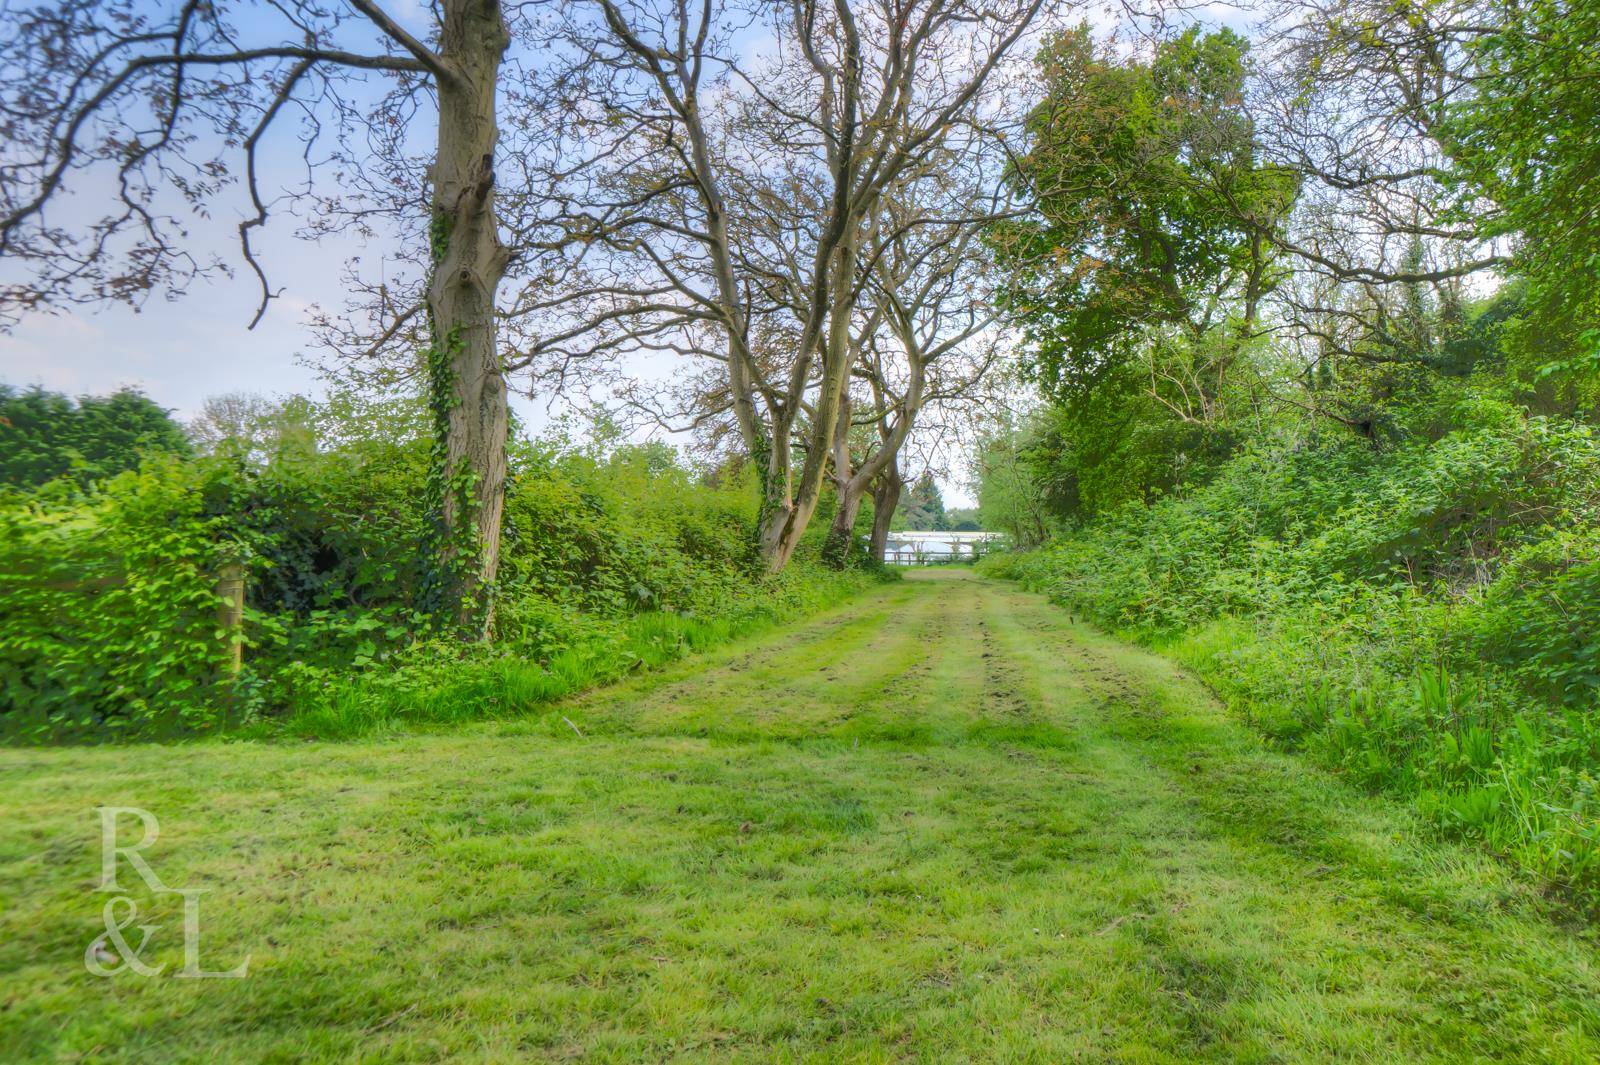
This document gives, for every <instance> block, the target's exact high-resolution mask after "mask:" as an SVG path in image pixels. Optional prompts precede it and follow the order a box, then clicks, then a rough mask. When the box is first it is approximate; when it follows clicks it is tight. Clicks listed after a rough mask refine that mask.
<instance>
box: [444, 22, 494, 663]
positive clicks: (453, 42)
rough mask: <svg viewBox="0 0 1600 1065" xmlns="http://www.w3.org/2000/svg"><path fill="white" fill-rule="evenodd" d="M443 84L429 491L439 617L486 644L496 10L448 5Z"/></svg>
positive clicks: (490, 570) (490, 572)
mask: <svg viewBox="0 0 1600 1065" xmlns="http://www.w3.org/2000/svg"><path fill="white" fill-rule="evenodd" d="M439 43H440V51H441V53H442V56H443V58H444V60H445V62H446V64H447V65H448V67H449V68H450V74H449V76H448V77H441V78H439V79H438V99H439V143H438V156H437V158H436V159H435V160H434V165H433V173H432V179H433V204H432V207H433V218H432V227H431V233H430V236H431V240H432V252H433V274H432V276H431V278H430V279H429V282H428V292H427V302H428V315H429V320H430V325H431V328H432V334H433V335H432V347H431V348H430V350H429V366H428V371H429V373H428V376H429V401H430V403H431V405H432V407H433V415H434V434H435V439H434V448H435V461H434V469H433V473H432V479H433V480H432V485H431V488H432V489H433V492H434V495H435V506H436V508H437V520H438V524H439V534H440V539H441V543H439V545H438V550H437V553H436V557H435V559H434V560H433V561H434V565H435V567H436V569H437V573H436V580H435V582H434V584H435V593H434V596H433V600H434V602H433V604H432V605H433V606H434V608H435V610H436V613H437V616H438V617H439V618H440V620H441V622H442V623H444V624H446V625H448V626H450V627H452V628H454V629H455V630H456V631H458V632H459V633H460V635H462V636H463V637H465V638H469V639H481V638H485V637H486V636H487V635H488V632H489V628H490V625H491V623H492V621H493V606H492V593H493V588H494V581H495V573H496V570H497V569H498V568H499V561H500V517H501V510H502V508H503V506H504V501H505V479H506V433H507V429H508V421H509V418H508V412H507V407H506V383H505V377H504V375H503V373H502V371H501V365H500V353H499V346H498V344H497V341H496V336H495V297H496V294H497V293H498V291H499V287H500V281H501V278H502V277H504V275H505V271H506V266H507V262H508V255H507V253H506V249H505V248H504V247H502V246H501V244H500V238H499V232H498V219H497V216H496V214H495V206H494V154H495V145H496V141H497V140H498V139H499V127H498V124H497V121H496V113H495V92H496V89H497V87H498V84H499V80H500V64H501V61H502V58H503V56H504V53H505V50H506V48H507V47H508V46H509V44H510V43H511V37H510V33H509V32H508V31H507V29H506V24H505V19H504V17H503V15H502V13H501V8H500V3H499V0H446V2H445V4H444V12H443V21H442V27H441V36H440V42H439Z"/></svg>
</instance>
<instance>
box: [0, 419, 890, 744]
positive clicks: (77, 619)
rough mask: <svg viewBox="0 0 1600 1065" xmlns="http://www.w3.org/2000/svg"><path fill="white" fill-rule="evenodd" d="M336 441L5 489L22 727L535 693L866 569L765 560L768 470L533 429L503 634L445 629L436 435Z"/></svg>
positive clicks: (759, 613)
mask: <svg viewBox="0 0 1600 1065" xmlns="http://www.w3.org/2000/svg"><path fill="white" fill-rule="evenodd" d="M322 444H323V447H322V448H321V449H319V447H318V446H317V441H316V440H315V439H314V438H312V437H311V436H304V435H302V436H297V437H296V438H295V440H293V441H291V445H290V446H284V445H282V442H281V441H280V442H279V444H277V445H274V446H272V447H268V448H262V447H256V446H254V445H252V446H250V447H242V448H226V447H223V448H214V449H212V450H213V454H210V455H207V456H204V457H201V458H198V459H188V460H184V459H180V458H177V457H172V456H154V457H151V458H148V459H146V461H145V462H144V464H143V465H142V466H141V467H140V468H139V469H137V470H133V471H129V472H125V473H122V474H120V475H118V476H115V477H111V478H108V479H105V480H102V481H99V482H97V483H92V484H90V485H88V486H87V487H79V486H78V484H77V483H76V482H74V481H70V480H65V479H63V480H57V481H54V482H51V483H49V484H46V485H45V486H43V487H41V488H37V489H31V490H19V489H13V490H10V491H9V492H8V493H7V494H5V495H3V496H0V595H3V597H4V600H5V602H6V616H5V618H4V621H3V623H0V680H3V682H4V694H3V697H0V722H3V728H4V730H5V732H7V733H9V734H11V735H13V736H17V737H27V738H35V739H41V738H53V737H65V736H101V735H107V734H138V735H151V734H161V733H167V732H174V731H187V732H193V731H215V730H218V729H221V728H225V727H230V726H234V727H237V726H240V725H250V726H251V727H253V728H256V729H258V730H262V729H265V730H268V731H272V730H277V729H282V728H290V729H293V730H296V731H306V732H315V733H320V734H334V733H337V734H350V733H353V732H359V731H366V730H370V729H371V728H374V727H380V726H382V725H385V724H389V723H396V722H402V721H411V722H417V721H426V720H459V719H463V718H467V717H473V716H482V715H483V714H486V713H491V712H496V711H500V712H504V711H507V710H520V709H526V708H528V707H530V706H532V705H534V704H536V703H538V702H542V701H545V700H547V699H549V698H552V697H555V696H557V695H560V694H564V693H566V692H570V691H572V690H575V689H577V688H580V687H583V686H585V685H587V684H592V683H595V682H597V681H601V680H605V679H608V678H612V677H615V676H619V675H621V674H622V673H625V672H628V671H629V670H632V669H637V668H641V667H647V666H652V665H658V664H660V663H661V662H664V661H666V660H668V659H671V658H673V657H676V656H678V655H680V654H683V653H685V652H687V651H690V650H695V649H699V648H703V647H706V646H709V645H710V644H712V643H715V642H717V641H718V640H723V639H727V638H729V637H730V636H732V635H734V634H736V633H738V632H742V631H748V630H750V629H752V628H754V627H756V626H759V625H762V624H766V623H769V622H771V621H772V620H774V619H776V618H779V617H782V616H786V615H788V614H791V613H795V612H800V611H805V610H810V609H816V608H818V607H821V606H823V605H826V604H827V603H829V602H832V601H834V600H835V599H837V598H839V597H841V596H842V595H844V594H846V593H847V592H849V591H850V590H852V589H854V588H857V587H860V586H861V584H862V582H863V581H864V580H865V579H866V578H864V577H863V576H862V575H860V574H858V573H850V574H842V575H841V574H835V573H832V572H831V571H825V570H823V569H822V567H820V566H819V565H817V564H816V562H815V560H814V556H815V545H810V546H808V547H807V549H806V550H804V551H802V553H801V556H800V557H799V559H798V560H797V562H796V564H795V565H794V566H792V567H791V568H790V570H788V571H786V572H785V573H784V574H783V575H782V576H779V577H771V578H768V577H762V576H758V575H757V572H756V571H757V566H756V564H755V562H756V560H755V557H754V552H753V539H752V536H751V533H750V530H751V528H752V524H753V521H754V514H755V492H754V488H753V486H752V485H750V484H747V483H743V482H739V481H737V480H735V481H733V482H731V483H723V484H721V485H720V486H711V485H709V484H707V483H705V482H704V480H703V479H702V478H701V477H700V475H698V474H697V473H696V472H695V471H693V470H691V469H689V468H687V467H685V466H684V465H682V463H681V462H680V461H679V460H678V459H677V457H676V454H675V453H674V452H673V451H671V450H670V449H668V448H665V447H662V446H659V445H645V446H634V445H615V446H608V447H603V448H602V447H596V446H590V447H587V448H578V447H575V446H573V445H571V444H568V443H564V442H544V443H537V442H526V441H524V442H520V443H519V444H517V445H516V447H515V448H514V453H513V462H512V477H511V480H510V484H509V487H508V498H507V505H506V519H505V520H506V529H505V538H504V542H503V549H502V550H503V561H502V566H501V582H500V587H499V589H498V593H497V600H496V602H497V606H496V623H495V639H494V640H493V641H492V642H490V643H485V644H471V645H464V644H461V643H459V642H456V641H453V640H445V639H439V638H435V637H434V636H433V634H432V632H431V629H430V626H429V623H428V621H429V619H427V618H426V617H424V616H422V615H421V614H420V613H419V612H418V611H417V610H416V608H415V605H414V604H415V603H416V601H417V592H418V589H419V588H420V587H421V586H422V584H423V582H424V581H425V579H426V573H425V570H426V567H427V565H428V561H429V560H428V556H427V553H426V551H425V550H424V549H423V546H422V545H423V544H425V543H426V542H427V539H428V525H429V518H428V515H427V513H426V511H425V508H424V507H423V506H422V505H421V504H420V502H419V501H420V500H421V499H423V498H424V492H423V490H422V485H423V478H424V476H425V471H426V469H427V459H428V456H427V451H426V444H425V443H424V442H422V441H418V440H408V439H403V438H402V439H399V440H391V441H383V440H373V439H371V438H358V439H349V438H347V437H345V438H341V437H339V436H336V435H335V434H332V433H327V432H324V434H323V440H322ZM247 456H255V457H254V458H249V457H247ZM263 456H266V457H263ZM823 527H825V523H823ZM229 561H239V562H243V563H244V566H245V568H246V572H247V574H248V594H247V613H246V622H245V625H244V629H243V641H244V646H245V650H244V666H243V670H242V672H241V673H240V674H239V675H238V676H237V677H236V678H235V677H231V676H230V675H229V673H228V671H227V670H226V669H225V665H226V663H227V660H228V658H229V653H228V648H229V641H228V635H227V634H226V633H225V632H223V631H222V630H221V629H220V628H219V620H218V605H219V600H218V597H217V592H216V581H217V574H218V568H219V566H221V565H222V564H223V563H224V562H229Z"/></svg>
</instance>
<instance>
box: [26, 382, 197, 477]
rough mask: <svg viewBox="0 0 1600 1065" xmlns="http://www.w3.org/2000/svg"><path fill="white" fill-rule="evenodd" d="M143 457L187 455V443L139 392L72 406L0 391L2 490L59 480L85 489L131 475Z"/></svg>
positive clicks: (34, 393) (58, 398) (36, 393)
mask: <svg viewBox="0 0 1600 1065" xmlns="http://www.w3.org/2000/svg"><path fill="white" fill-rule="evenodd" d="M147 452H155V453H159V454H173V455H187V454H188V453H189V442H188V440H187V439H186V438H185V437H184V434H183V430H182V429H181V428H179V426H178V423H177V422H174V421H173V420H172V417H171V416H170V415H169V414H168V413H167V412H166V410H164V409H163V408H161V407H159V406H157V405H156V404H155V403H153V402H151V400H150V399H149V398H148V397H146V396H145V395H143V394H142V393H140V392H137V391H135V390H133V389H128V388H125V389H123V390H121V391H120V392H114V393H112V394H111V395H109V396H84V397H82V398H80V399H77V400H73V399H71V398H70V397H68V396H64V395H62V394H61V393H59V392H47V391H45V390H44V389H42V388H29V389H17V388H13V387H11V386H10V385H0V485H19V486H24V487H32V486H37V485H41V484H44V483H46V482H47V481H53V480H55V479H56V478H58V477H67V478H70V479H71V480H73V481H74V482H76V483H78V484H80V485H87V484H91V483H93V482H95V481H99V480H103V479H104V478H106V477H110V476H113V475H114V474H118V473H121V472H122V471H123V470H129V469H133V468H134V467H136V466H138V465H139V459H140V457H141V456H142V455H144V454H145V453H147Z"/></svg>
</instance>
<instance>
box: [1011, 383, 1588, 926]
mask: <svg viewBox="0 0 1600 1065" xmlns="http://www.w3.org/2000/svg"><path fill="white" fill-rule="evenodd" d="M1463 404H1464V407H1463V409H1462V410H1460V411H1458V412H1457V414H1456V417H1455V424H1457V425H1460V426H1464V427H1463V428H1458V429H1457V430H1456V431H1454V432H1450V433H1448V434H1446V435H1444V436H1443V437H1442V438H1440V439H1437V440H1434V441H1431V442H1430V441H1427V440H1417V441H1414V442H1411V443H1407V444H1403V445H1400V446H1396V447H1393V448H1391V449H1389V450H1386V451H1377V450H1374V449H1373V448H1371V447H1370V446H1367V445H1366V444H1365V443H1363V442H1361V441H1358V440H1352V439H1333V440H1327V441H1324V442H1322V443H1320V444H1314V445H1309V446H1308V445H1304V444H1301V445H1299V446H1294V445H1282V446H1276V447H1274V446H1271V445H1270V444H1268V443H1265V442H1262V441H1257V442H1256V443H1255V444H1253V445H1252V446H1251V447H1249V448H1247V449H1246V450H1244V451H1243V452H1241V453H1240V454H1238V455H1237V456H1235V457H1234V458H1233V459H1231V460H1229V461H1228V462H1227V463H1225V464H1224V465H1222V466H1221V468H1220V469H1219V470H1218V471H1217V472H1216V473H1215V475H1214V476H1213V477H1212V479H1211V480H1210V481H1208V482H1207V483H1205V484H1204V485H1200V486H1196V487H1193V488H1190V489H1188V490H1186V491H1183V492H1180V493H1175V494H1172V495H1168V496H1163V497H1158V498H1156V499H1154V500H1153V501H1151V502H1148V503H1144V502H1139V503H1133V504H1128V505H1125V506H1123V507H1121V508H1119V509H1117V510H1115V511H1112V512H1110V513H1107V514H1102V515H1100V516H1099V517H1097V518H1095V519H1094V520H1091V521H1088V522H1086V523H1083V524H1081V525H1080V526H1079V527H1077V528H1076V529H1073V530H1071V531H1070V532H1068V533H1066V534H1065V535H1063V536H1061V537H1059V538H1057V539H1056V540H1055V541H1053V542H1052V543H1051V544H1050V545H1048V546H1046V547H1045V548H1042V549H1040V550H1038V551H1035V552H1031V553H1027V554H1016V555H1010V556H996V557H994V558H991V559H989V560H986V561H985V562H984V563H982V564H981V565H982V566H983V567H984V568H985V569H986V570H987V571H988V572H989V573H991V574H993V575H999V576H1007V577H1013V578H1015V579H1018V580H1020V581H1022V582H1023V583H1025V584H1027V585H1028V586H1030V587H1033V588H1035V589H1037V590H1040V591H1043V592H1046V593H1048V594H1049V595H1051V596H1052V597H1053V598H1055V599H1057V600H1059V601H1061V602H1063V603H1068V604H1071V605H1072V606H1074V607H1075V608H1077V609H1078V610H1081V611H1083V612H1085V613H1086V614H1088V615H1089V616H1090V617H1091V618H1092V619H1094V620H1095V621H1097V622H1098V623H1100V624H1103V625H1105V626H1107V627H1109V628H1112V629H1114V630H1117V631H1119V632H1122V633H1124V634H1127V635H1129V636H1131V637H1133V638H1136V639H1139V640H1141V641H1143V642H1145V643H1148V644H1152V645H1155V646H1158V647H1161V648H1163V649H1165V650H1167V651H1169V652H1170V653H1172V654H1174V655H1175V656H1176V657H1178V658H1179V659H1181V660H1182V661H1184V662H1185V663H1186V664H1188V665H1190V666H1191V667H1192V668H1194V669H1195V670H1196V671H1197V672H1198V673H1199V674H1200V675H1201V676H1203V677H1204V678H1205V679H1206V680H1207V681H1208V683H1210V684H1211V685H1212V686H1213V688H1214V689H1215V690H1216V691H1217V692H1218V693H1219V694H1220V695H1221V696H1222V697H1223V698H1224V699H1225V700H1226V701H1227V702H1228V703H1229V704H1230V706H1231V707H1232V708H1233V709H1234V710H1236V711H1237V712H1239V713H1240V714H1242V715H1243V716H1244V717H1246V718H1247V719H1248V720H1249V721H1250V722H1251V723H1252V724H1254V725H1256V726H1257V727H1258V728H1260V729H1261V730H1262V731H1264V732H1265V733H1266V734H1267V735H1268V736H1269V737H1270V738H1271V739H1272V740H1273V741H1274V742H1276V743H1279V744H1281V745H1284V746H1286V747H1291V748H1297V749H1301V750H1304V751H1306V752H1307V753H1309V754H1311V755H1312V756H1314V757H1315V758H1317V759H1318V760H1320V761H1322V762H1323V763H1324V764H1327V765H1329V766H1332V767H1334V768H1336V769H1338V770H1339V771H1340V772H1342V773H1344V774H1346V775H1348V776H1349V777H1351V778H1352V779H1354V780H1356V781H1358V782H1359V783H1361V784H1362V785H1364V786H1367V787H1371V788H1374V789H1378V790H1384V791H1388V792H1392V793H1395V794H1401V795H1406V796H1411V797H1413V798H1414V799H1415V801H1417V802H1418V803H1419V805H1420V806H1421V807H1422V809H1424V810H1425V811H1426V812H1427V813H1428V814H1430V815H1431V816H1432V817H1433V818H1434V819H1435V820H1436V821H1437V822H1438V823H1439V824H1440V825H1441V826H1443V827H1445V828H1447V829H1448V830H1450V831H1452V832H1457V833H1460V834H1463V835H1466V836H1470V837H1474V838H1478V839H1481V840H1484V841H1486V842H1487V843H1488V845H1489V846H1491V847H1493V848H1494V849H1496V850H1498V851H1500V852H1501V853H1504V854H1506V855H1508V856H1510V857H1512V858H1514V859H1515V860H1517V861H1519V862H1520V863H1522V864H1523V865H1524V866H1526V867H1527V868H1529V869H1531V870H1534V871H1536V872H1537V873H1538V874H1540V875H1542V876H1544V877H1547V878H1548V879H1549V880H1551V881H1554V882H1558V883H1560V884H1563V885H1565V886H1567V887H1568V888H1570V889H1573V890H1574V891H1576V892H1578V893H1579V894H1581V895H1583V896H1584V897H1586V899H1587V900H1588V901H1589V902H1591V903H1593V902H1597V901H1600V797H1597V795H1596V787H1597V784H1596V781H1597V776H1600V718H1597V715H1596V711H1597V710H1600V440H1597V439H1596V437H1595V434H1594V431H1593V430H1592V429H1591V428H1590V427H1589V426H1587V425H1585V424H1583V423H1580V422H1576V421H1570V420H1564V419H1546V418H1541V417H1536V416H1531V415H1528V414H1525V413H1523V412H1521V411H1520V410H1518V409H1517V408H1516V407H1514V406H1512V405H1510V404H1507V403H1501V402H1498V401H1496V400H1494V399H1492V398H1489V399H1485V398H1481V397H1478V398H1474V397H1468V398H1467V399H1465V400H1463Z"/></svg>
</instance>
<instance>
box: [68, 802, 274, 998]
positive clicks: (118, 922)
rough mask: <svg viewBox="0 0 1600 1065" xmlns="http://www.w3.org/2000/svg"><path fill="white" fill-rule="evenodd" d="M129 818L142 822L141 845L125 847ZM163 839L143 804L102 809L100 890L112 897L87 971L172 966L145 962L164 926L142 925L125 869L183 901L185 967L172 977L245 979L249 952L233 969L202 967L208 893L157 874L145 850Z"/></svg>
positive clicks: (151, 972)
mask: <svg viewBox="0 0 1600 1065" xmlns="http://www.w3.org/2000/svg"><path fill="white" fill-rule="evenodd" d="M124 815H129V816H131V817H134V818H137V819H138V821H139V825H140V827H141V829H142V830H143V833H142V835H140V837H139V840H138V842H137V843H132V844H125V843H123V842H122V841H121V839H120V837H119V836H118V823H119V819H121V818H123V817H124ZM159 838H161V824H160V822H158V821H157V820H156V815H155V814H153V813H151V812H150V811H149V810H142V809H140V808H139V807H137V806H102V807H100V886H99V887H98V888H96V889H95V890H96V891H98V892H103V893H105V894H108V895H111V896H112V898H110V899H107V900H106V904H105V906H104V907H103V908H102V909H101V919H102V920H103V921H104V922H105V926H106V930H105V931H104V932H103V933H101V934H100V935H98V936H96V937H95V939H94V942H92V943H90V944H89V947H88V949H87V950H85V951H84V952H83V967H84V968H85V969H88V970H89V972H90V973H92V974H93V975H95V976H116V975H118V974H119V973H123V972H129V971H131V972H134V973H137V974H139V975H140V976H159V975H161V973H162V971H163V970H165V969H166V967H167V966H166V963H165V962H162V963H161V964H160V965H151V964H150V963H149V962H147V961H145V958H144V955H145V952H146V951H147V950H148V949H149V947H150V942H151V940H152V938H153V937H154V936H155V934H156V932H157V931H158V930H159V929H160V927H161V926H160V925H153V924H142V923H140V921H139V904H138V903H137V902H136V901H134V899H133V898H132V896H130V895H128V894H126V893H125V891H124V889H123V887H122V884H121V883H120V882H119V881H118V880H117V875H118V873H119V871H120V870H121V869H122V867H123V866H124V865H125V866H126V867H127V868H128V869H131V870H133V872H135V873H137V874H138V875H139V879H141V880H143V881H144V885H145V887H147V888H149V889H150V890H151V891H152V892H154V893H155V894H158V895H178V896H181V897H182V899H183V968H182V969H181V970H179V971H178V972H176V973H173V974H172V975H174V976H178V977H186V978H188V979H191V980H199V979H223V980H242V979H243V978H244V977H245V975H246V973H247V972H248V971H249V968H250V955H248V954H246V955H245V958H244V961H242V962H240V963H239V964H238V966H236V967H235V968H232V969H226V970H214V971H212V970H206V969H202V968H201V967H200V896H201V895H204V894H205V890H204V889H203V888H174V887H168V886H167V885H166V883H165V882H163V881H162V879H161V878H160V877H159V876H157V875H156V871H155V870H154V869H152V868H150V863H149V862H147V861H146V860H145V857H144V855H143V854H141V853H140V852H141V851H144V850H148V849H149V848H150V847H152V846H154V845H155V842H156V840H157V839H159Z"/></svg>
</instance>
